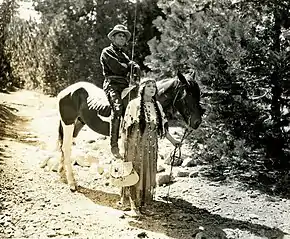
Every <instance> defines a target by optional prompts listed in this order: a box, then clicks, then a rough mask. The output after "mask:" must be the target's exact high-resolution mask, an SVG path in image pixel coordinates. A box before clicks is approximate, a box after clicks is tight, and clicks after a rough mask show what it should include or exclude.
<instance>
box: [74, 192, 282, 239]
mask: <svg viewBox="0 0 290 239" xmlns="http://www.w3.org/2000/svg"><path fill="white" fill-rule="evenodd" d="M78 192H79V193H82V194H83V195H85V196H86V197H87V198H89V199H90V200H91V201H93V202H94V203H96V204H99V205H102V206H108V207H112V208H115V209H120V208H119V207H118V205H117V202H118V201H119V200H120V196H119V195H118V194H112V193H106V192H102V191H99V190H93V189H88V188H84V187H79V188H78ZM149 211H150V216H148V215H146V214H143V215H142V216H141V217H139V218H138V219H137V220H132V221H130V222H129V224H130V226H133V227H136V228H139V229H143V230H148V231H153V232H157V233H162V234H165V235H167V236H170V237H173V238H178V239H187V238H194V237H195V234H196V233H197V232H198V228H199V227H200V226H202V227H204V228H211V230H213V231H214V230H216V231H218V230H221V229H232V230H235V229H239V230H241V231H243V230H246V231H248V232H250V233H251V234H254V235H256V236H260V237H266V238H273V239H274V238H282V237H281V235H284V233H283V232H282V231H281V230H279V229H276V228H270V227H267V226H264V225H259V224H255V223H251V222H247V221H241V220H236V219H231V218H225V217H221V216H220V215H217V214H212V213H210V212H209V211H207V210H205V209H201V208H197V207H195V206H192V204H191V203H189V202H187V201H185V200H182V199H175V198H169V199H168V201H155V202H154V204H153V205H152V206H150V207H149ZM216 238H219V237H216Z"/></svg>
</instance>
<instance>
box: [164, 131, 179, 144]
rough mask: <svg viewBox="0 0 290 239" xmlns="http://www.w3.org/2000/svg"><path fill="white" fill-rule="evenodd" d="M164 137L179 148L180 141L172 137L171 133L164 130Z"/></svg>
mask: <svg viewBox="0 0 290 239" xmlns="http://www.w3.org/2000/svg"><path fill="white" fill-rule="evenodd" d="M165 137H166V138H167V139H168V140H169V141H170V142H171V143H172V144H173V146H174V147H177V148H180V147H181V142H180V141H179V140H176V139H174V138H173V137H172V136H171V134H170V133H169V132H168V130H166V132H165Z"/></svg>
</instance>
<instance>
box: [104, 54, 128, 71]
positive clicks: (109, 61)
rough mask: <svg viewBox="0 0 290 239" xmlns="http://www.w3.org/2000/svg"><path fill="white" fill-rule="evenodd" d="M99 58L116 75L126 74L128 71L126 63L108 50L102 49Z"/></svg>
mask: <svg viewBox="0 0 290 239" xmlns="http://www.w3.org/2000/svg"><path fill="white" fill-rule="evenodd" d="M100 60H101V62H102V64H103V65H105V66H107V67H108V68H109V69H110V70H111V71H112V72H113V73H114V74H116V75H126V74H127V73H128V64H126V63H122V62H120V61H119V60H118V59H117V58H116V57H115V56H113V54H112V53H110V52H109V51H108V50H103V51H102V54H101V57H100Z"/></svg>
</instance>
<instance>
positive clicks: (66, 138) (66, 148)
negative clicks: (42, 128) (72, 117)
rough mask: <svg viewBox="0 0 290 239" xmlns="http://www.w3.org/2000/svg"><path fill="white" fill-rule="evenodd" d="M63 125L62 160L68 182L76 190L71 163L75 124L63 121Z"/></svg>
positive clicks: (72, 189) (71, 188)
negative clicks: (67, 123) (66, 123)
mask: <svg viewBox="0 0 290 239" xmlns="http://www.w3.org/2000/svg"><path fill="white" fill-rule="evenodd" d="M62 127H63V144H62V150H61V151H62V158H63V159H62V160H63V162H64V168H65V172H66V179H67V183H68V185H69V187H70V190H71V191H75V190H76V182H75V179H74V175H73V169H72V164H71V146H72V139H73V132H74V124H70V125H65V124H64V122H62Z"/></svg>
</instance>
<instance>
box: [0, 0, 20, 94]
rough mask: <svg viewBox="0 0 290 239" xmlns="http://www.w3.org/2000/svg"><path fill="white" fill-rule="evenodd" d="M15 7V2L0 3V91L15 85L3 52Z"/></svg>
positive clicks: (7, 59) (6, 57) (11, 0)
mask: <svg viewBox="0 0 290 239" xmlns="http://www.w3.org/2000/svg"><path fill="white" fill-rule="evenodd" d="M16 7H17V4H16V1H15V0H4V1H1V3H0V90H7V89H10V88H11V87H12V86H14V85H15V81H14V79H13V77H12V74H11V66H10V62H9V55H8V54H7V52H5V44H6V41H7V27H8V25H9V23H10V20H11V18H12V16H13V14H14V12H15V9H16Z"/></svg>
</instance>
